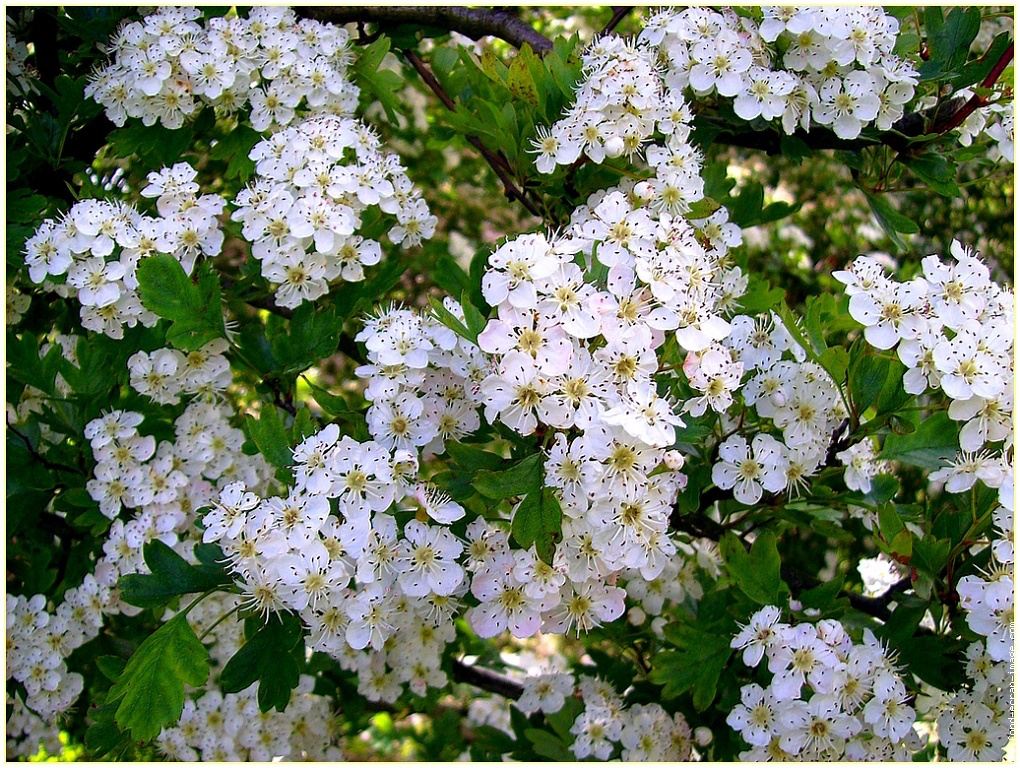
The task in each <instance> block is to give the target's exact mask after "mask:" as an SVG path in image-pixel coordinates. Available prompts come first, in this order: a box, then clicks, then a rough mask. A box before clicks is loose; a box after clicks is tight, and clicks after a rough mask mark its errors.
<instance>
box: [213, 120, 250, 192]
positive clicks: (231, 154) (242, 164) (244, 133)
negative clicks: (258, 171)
mask: <svg viewBox="0 0 1020 768" xmlns="http://www.w3.org/2000/svg"><path fill="white" fill-rule="evenodd" d="M261 140H262V134H260V133H259V132H258V131H256V130H255V129H254V128H252V127H250V126H248V125H246V124H244V123H240V122H239V123H238V124H237V125H235V126H234V127H233V128H231V130H230V131H229V132H228V133H227V134H226V135H225V136H224V137H223V138H221V139H219V140H218V141H217V142H216V144H214V145H213V146H212V148H211V149H210V150H209V155H210V156H211V157H212V158H214V159H216V160H226V161H227V170H226V172H225V173H224V176H225V177H226V178H228V179H239V180H240V181H242V182H246V181H248V179H250V178H251V177H252V176H253V175H254V174H255V161H254V160H252V159H251V158H250V157H248V155H249V153H250V152H251V150H252V148H253V147H254V146H255V145H256V144H258V143H259V141H261Z"/></svg>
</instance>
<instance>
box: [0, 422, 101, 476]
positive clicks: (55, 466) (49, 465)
mask: <svg viewBox="0 0 1020 768" xmlns="http://www.w3.org/2000/svg"><path fill="white" fill-rule="evenodd" d="M7 429H9V430H10V431H11V432H13V433H14V434H15V435H17V436H18V437H20V438H21V441H22V442H23V443H24V444H25V449H26V450H27V451H28V452H29V453H30V454H31V455H32V458H33V459H35V460H36V461H38V462H39V463H40V464H42V465H43V466H44V467H45V468H46V469H50V470H53V471H54V472H73V473H74V474H76V475H83V474H85V473H84V472H83V471H82V470H80V469H75V468H74V467H71V466H68V465H67V464H60V463H58V462H55V461H50V460H49V459H47V458H46V457H45V456H43V455H42V454H41V453H39V451H38V450H37V449H36V447H35V446H34V445H32V441H31V440H29V439H28V436H27V435H24V434H22V433H21V432H19V431H18V430H17V429H15V428H14V425H13V424H11V422H10V421H9V420H8V422H7Z"/></svg>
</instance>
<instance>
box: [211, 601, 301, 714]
mask: <svg viewBox="0 0 1020 768" xmlns="http://www.w3.org/2000/svg"><path fill="white" fill-rule="evenodd" d="M300 640H301V621H300V619H298V618H297V617H296V616H292V615H290V614H285V615H282V616H277V615H276V614H272V615H270V617H269V620H268V621H267V622H266V624H265V625H263V626H262V627H260V628H259V629H258V631H256V632H255V634H254V635H252V636H251V637H250V638H249V639H248V642H246V643H245V644H244V645H243V646H241V648H240V650H238V651H237V653H235V654H234V655H233V656H231V657H230V660H229V661H228V662H227V663H226V666H224V667H223V672H221V673H220V688H221V690H222V691H223V692H224V693H238V692H239V691H243V690H244V689H245V688H247V687H248V686H249V685H251V684H252V683H254V682H255V681H256V680H258V681H259V690H258V697H257V698H258V703H259V709H261V710H262V711H263V712H268V711H269V710H270V709H272V708H273V707H276V709H277V710H278V711H280V712H283V711H284V710H285V709H286V708H287V703H288V702H289V701H290V695H291V691H292V690H293V689H294V688H295V687H296V686H297V684H298V679H299V678H300V675H301V668H300V667H299V665H298V663H297V659H295V658H294V653H293V650H294V648H295V646H297V644H298V642H299V641H300Z"/></svg>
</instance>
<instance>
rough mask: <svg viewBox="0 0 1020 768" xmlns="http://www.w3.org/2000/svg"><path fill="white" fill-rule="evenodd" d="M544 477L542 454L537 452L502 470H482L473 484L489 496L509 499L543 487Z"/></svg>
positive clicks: (480, 491)
mask: <svg viewBox="0 0 1020 768" xmlns="http://www.w3.org/2000/svg"><path fill="white" fill-rule="evenodd" d="M544 479H545V475H544V474H543V471H542V456H541V454H538V453H535V454H532V455H531V456H527V457H525V458H523V459H521V460H520V461H519V462H517V463H516V464H514V465H513V466H512V467H510V468H509V469H505V470H502V471H500V472H493V471H490V470H482V471H481V472H479V473H478V474H477V475H476V476H475V480H474V482H473V483H472V485H473V486H474V487H475V490H476V491H478V492H479V493H480V494H482V496H485V497H487V498H490V499H509V498H510V497H512V496H523V495H524V494H526V493H531V492H533V491H535V490H537V489H539V488H541V487H542V482H543V480H544Z"/></svg>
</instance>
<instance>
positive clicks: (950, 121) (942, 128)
mask: <svg viewBox="0 0 1020 768" xmlns="http://www.w3.org/2000/svg"><path fill="white" fill-rule="evenodd" d="M1012 60H1013V43H1012V42H1010V44H1009V48H1007V49H1006V50H1005V51H1004V52H1003V54H1002V56H1000V57H999V60H998V61H997V62H996V63H995V66H994V67H992V71H991V72H989V73H988V76H987V77H985V79H984V80H982V81H981V87H982V88H991V87H992V86H993V85H995V81H996V80H998V79H999V75H1001V74H1002V72H1003V70H1004V69H1006V67H1007V66H1009V62H1011V61H1012ZM987 104H988V99H986V98H985V97H984V96H981V95H979V94H976V93H975V94H974V95H973V96H971V97H970V99H969V100H968V101H967V103H966V104H964V105H963V106H962V107H960V108H959V109H958V110H956V111H955V112H953V113H951V114H950V115H947V116H946V117H945V118H943V119H941V120H939V121H938V122H937V123H936V124H935V127H934V128H932V131H931V132H932V133H937V134H939V135H941V134H943V133H948V132H949V131H951V130H953V129H954V128H956V127H958V126H960V125H962V124H963V121H964V120H966V119H967V118H968V117H970V115H971V113H972V112H973V111H974V110H976V109H979V108H980V107H983V106H986V105H987Z"/></svg>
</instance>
